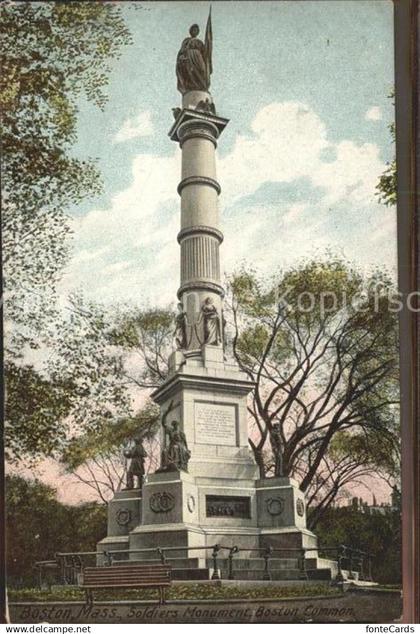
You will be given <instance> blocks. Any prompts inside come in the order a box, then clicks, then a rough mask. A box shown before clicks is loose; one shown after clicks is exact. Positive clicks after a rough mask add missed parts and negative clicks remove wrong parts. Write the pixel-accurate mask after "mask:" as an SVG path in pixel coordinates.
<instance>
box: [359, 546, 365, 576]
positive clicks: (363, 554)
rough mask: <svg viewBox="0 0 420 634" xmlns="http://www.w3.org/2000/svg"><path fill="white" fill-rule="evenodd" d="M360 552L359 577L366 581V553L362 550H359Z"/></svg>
mask: <svg viewBox="0 0 420 634" xmlns="http://www.w3.org/2000/svg"><path fill="white" fill-rule="evenodd" d="M359 554H360V574H359V579H360V580H361V581H364V580H365V579H366V577H365V569H364V562H365V553H364V552H363V551H362V550H359Z"/></svg>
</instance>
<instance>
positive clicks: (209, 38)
mask: <svg viewBox="0 0 420 634" xmlns="http://www.w3.org/2000/svg"><path fill="white" fill-rule="evenodd" d="M204 46H205V50H206V61H207V68H208V73H209V75H211V74H212V72H213V65H212V59H211V58H212V53H213V31H212V28H211V6H210V11H209V17H208V18H207V25H206V37H205V40H204Z"/></svg>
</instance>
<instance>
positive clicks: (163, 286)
mask: <svg viewBox="0 0 420 634" xmlns="http://www.w3.org/2000/svg"><path fill="white" fill-rule="evenodd" d="M120 5H121V6H122V7H123V14H124V17H125V20H126V22H127V25H128V27H129V29H130V30H131V33H132V36H133V40H134V41H133V44H132V45H130V46H127V47H125V49H124V51H123V54H122V56H121V57H120V58H119V59H118V60H115V61H114V62H113V66H112V73H111V77H110V82H109V87H108V95H109V101H108V103H107V106H106V108H105V110H104V111H103V112H101V111H99V110H98V108H97V107H95V106H94V105H93V104H89V103H86V102H85V101H81V102H80V113H79V126H78V141H77V144H76V146H75V148H74V152H75V154H76V155H78V156H80V157H83V158H86V157H87V156H90V157H92V158H94V159H96V160H97V163H98V167H99V169H100V171H101V173H102V175H103V180H104V191H103V194H102V195H101V196H100V197H98V198H96V199H94V200H89V201H86V202H85V203H84V204H82V205H80V206H79V207H76V208H73V209H72V210H71V214H72V224H73V229H74V242H73V258H72V261H71V263H70V265H69V267H68V269H67V270H66V274H65V277H64V281H63V285H62V292H63V295H65V294H66V293H68V292H69V291H71V290H73V289H75V288H82V289H83V290H84V292H85V294H86V295H87V296H89V297H91V298H92V299H96V300H101V301H104V302H107V303H108V302H109V303H113V302H118V301H129V302H135V303H140V304H143V305H156V304H158V305H168V304H169V303H171V302H175V299H176V290H177V288H178V286H179V274H178V270H179V246H178V244H177V242H176V235H177V232H178V230H179V223H180V210H179V197H178V194H177V193H176V186H177V183H178V182H179V180H180V169H181V164H180V162H181V151H180V149H179V148H178V147H177V146H176V144H175V143H174V142H172V141H170V139H169V137H168V134H167V133H168V131H169V128H170V127H171V125H172V123H173V116H172V112H171V109H172V108H174V107H177V106H179V105H180V98H181V96H180V94H179V93H178V92H177V90H176V77H175V60H176V55H177V52H178V49H179V46H180V44H181V42H182V39H183V38H184V37H186V36H187V35H188V29H189V27H190V25H191V24H192V23H195V22H197V23H198V24H199V25H200V28H201V34H200V35H201V36H202V37H203V34H204V30H205V23H206V20H207V14H208V10H209V4H208V3H207V2H144V3H143V2H121V3H120ZM212 20H213V34H214V45H213V75H212V81H211V93H212V96H213V99H214V101H215V104H216V108H217V111H218V113H219V114H220V115H221V116H224V117H227V118H228V119H229V120H230V122H229V124H228V126H227V128H226V130H225V131H224V132H223V135H222V137H221V139H220V142H219V146H218V162H217V171H218V180H219V182H220V183H221V186H222V195H221V196H220V209H221V223H222V230H223V232H224V234H225V241H224V244H223V246H222V255H221V257H222V268H224V270H225V272H227V273H229V272H231V271H232V270H235V269H237V268H238V267H239V266H240V265H241V263H243V262H245V263H249V264H252V265H254V266H256V267H257V268H259V269H260V270H261V272H262V273H272V272H274V271H275V270H277V269H278V268H285V267H287V266H289V265H290V264H293V263H295V262H296V261H300V260H302V259H304V258H308V257H314V256H315V257H322V255H323V254H325V253H326V251H327V250H331V249H332V250H333V251H334V252H335V253H337V254H338V255H342V256H343V257H346V258H350V259H352V260H354V261H355V263H356V264H357V265H358V266H360V267H364V268H365V267H372V266H379V267H381V268H383V267H388V268H390V269H391V270H395V266H396V218H395V210H394V209H392V208H387V207H384V206H383V205H380V204H379V203H378V202H377V199H376V196H375V186H376V184H377V182H378V177H379V175H380V174H381V173H382V172H383V170H384V169H385V167H386V162H387V161H390V160H391V159H392V158H393V152H394V149H393V145H392V142H391V137H390V133H389V129H388V126H389V124H390V123H391V121H392V120H393V104H392V100H391V99H389V98H388V94H389V92H390V90H391V89H392V86H393V74H394V71H393V7H392V2H391V1H388V0H384V1H382V0H376V1H365V0H354V1H351V0H339V1H333V0H327V1H322V0H315V1H305V0H304V1H292V2H287V1H286V2H282V1H274V2H269V1H267V2H265V1H262V2H221V1H217V2H213V7H212ZM238 227H240V230H239V231H238Z"/></svg>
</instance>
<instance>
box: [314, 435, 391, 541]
mask: <svg viewBox="0 0 420 634" xmlns="http://www.w3.org/2000/svg"><path fill="white" fill-rule="evenodd" d="M398 465H399V452H398V431H397V429H396V428H395V430H394V431H392V430H389V433H388V434H386V435H385V434H383V433H382V432H379V433H376V431H375V430H373V431H372V430H369V431H368V432H367V433H357V432H353V433H349V432H345V431H344V432H338V433H337V434H336V435H335V436H334V438H333V439H332V441H331V443H330V446H329V448H328V451H327V452H326V453H325V455H324V456H323V458H322V462H321V464H320V466H319V469H318V471H317V473H316V475H315V477H314V478H313V480H312V482H311V485H310V487H309V488H308V490H307V505H308V528H310V529H315V527H316V526H317V525H318V524H319V522H320V521H321V520H322V518H323V516H324V515H325V513H326V512H327V510H328V509H329V508H330V506H331V505H333V504H335V503H336V502H343V501H344V500H345V499H348V498H349V497H350V496H351V491H350V490H349V487H351V488H352V489H353V488H354V487H355V486H359V487H363V486H366V478H367V477H381V478H382V479H383V480H385V481H386V482H387V483H388V484H389V485H390V486H391V483H392V482H395V481H397V480H398V477H399V474H398V473H397V466H398Z"/></svg>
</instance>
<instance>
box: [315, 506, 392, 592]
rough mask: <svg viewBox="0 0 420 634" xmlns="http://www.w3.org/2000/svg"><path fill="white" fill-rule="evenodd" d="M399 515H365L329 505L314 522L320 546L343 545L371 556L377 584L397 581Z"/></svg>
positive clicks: (390, 513)
mask: <svg viewBox="0 0 420 634" xmlns="http://www.w3.org/2000/svg"><path fill="white" fill-rule="evenodd" d="M400 527H401V516H400V514H399V513H398V512H389V513H387V514H384V515H383V514H379V513H377V514H366V513H361V512H359V511H357V510H354V509H353V508H351V507H340V508H330V509H328V510H327V511H326V513H325V514H324V516H323V518H322V519H321V520H320V522H319V523H318V525H317V535H318V539H319V541H320V543H321V544H322V545H323V546H324V547H335V546H337V544H344V545H346V546H350V547H352V548H357V549H359V550H362V551H364V552H369V553H371V554H372V555H373V560H372V576H373V579H374V581H377V582H378V583H386V584H389V583H392V584H395V583H401V533H400V530H401V529H400Z"/></svg>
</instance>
